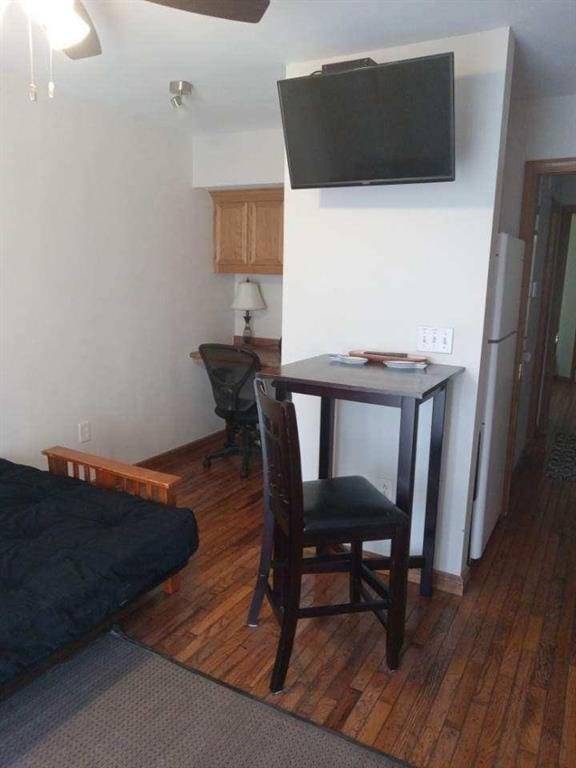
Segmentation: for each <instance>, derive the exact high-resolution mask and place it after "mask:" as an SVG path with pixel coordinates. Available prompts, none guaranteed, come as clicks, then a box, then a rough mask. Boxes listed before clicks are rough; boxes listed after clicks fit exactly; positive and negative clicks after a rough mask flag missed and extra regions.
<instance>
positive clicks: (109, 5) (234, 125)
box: [2, 0, 576, 132]
mask: <svg viewBox="0 0 576 768" xmlns="http://www.w3.org/2000/svg"><path fill="white" fill-rule="evenodd" d="M84 2H85V5H86V7H87V8H88V10H89V12H90V14H91V16H92V19H93V21H94V22H95V23H96V26H97V29H98V33H99V35H100V40H101V43H102V48H103V54H102V55H101V56H99V57H97V58H94V59H87V60H83V61H76V62H73V61H70V60H69V59H67V58H66V57H65V56H63V55H62V54H55V71H56V82H57V87H58V88H59V89H60V91H61V92H69V93H71V94H74V95H75V96H77V97H81V98H85V99H89V100H96V101H100V102H102V101H103V102H106V103H109V104H111V105H113V106H114V107H116V108H118V109H126V110H129V111H131V112H133V113H136V114H142V115H147V116H151V117H152V116H153V117H155V118H160V119H166V120H174V119H175V116H174V114H172V112H171V108H170V104H169V101H168V82H169V81H170V80H175V79H185V80H190V81H191V82H192V83H193V84H194V95H193V98H192V100H191V103H190V106H189V112H188V115H187V117H186V118H185V119H186V120H188V121H189V123H190V126H191V128H192V130H194V131H195V132H207V131H232V130H250V129H254V128H258V127H270V126H275V125H278V123H279V113H278V106H277V97H276V80H278V79H280V78H281V77H283V74H284V68H285V64H286V63H287V62H291V61H303V60H307V59H318V58H322V57H323V56H326V57H330V56H337V55H338V54H340V53H342V54H349V53H352V52H354V51H366V50H370V49H378V48H385V47H387V46H391V45H399V44H403V43H410V42H417V41H420V40H427V39H434V38H438V37H448V36H452V35H459V34H466V33H470V32H476V31H481V30H487V29H494V28H496V27H502V26H510V27H512V29H513V31H514V34H515V36H516V40H517V65H516V71H515V81H514V95H515V96H517V97H525V96H554V95H562V94H569V93H576V0H271V4H270V8H269V9H268V11H267V13H266V15H265V16H264V18H263V19H262V21H261V22H260V23H259V24H256V25H252V24H241V23H235V22H229V21H224V20H221V19H210V18H207V17H204V16H198V15H195V14H190V13H185V12H182V11H177V10H174V9H171V8H163V7H161V6H157V5H154V4H152V3H149V2H145V0H84ZM36 39H37V46H36V48H37V50H36V54H37V62H38V70H39V76H38V80H39V87H40V88H41V89H42V88H43V84H45V82H46V66H45V62H46V60H47V51H46V46H45V43H44V41H43V38H42V35H41V33H40V32H38V34H37V35H36ZM2 66H3V67H4V68H7V69H8V70H12V71H14V72H15V73H16V76H17V77H22V87H23V90H25V89H26V84H27V81H28V77H27V47H26V24H25V19H24V15H23V13H22V11H21V9H20V8H19V7H17V4H16V3H12V5H11V6H9V7H8V9H7V11H6V13H5V18H4V23H3V28H2ZM41 97H44V90H41Z"/></svg>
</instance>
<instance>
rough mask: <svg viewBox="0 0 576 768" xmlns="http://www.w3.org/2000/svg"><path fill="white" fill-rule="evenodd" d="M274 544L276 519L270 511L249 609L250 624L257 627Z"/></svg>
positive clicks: (264, 530)
mask: <svg viewBox="0 0 576 768" xmlns="http://www.w3.org/2000/svg"><path fill="white" fill-rule="evenodd" d="M273 544H274V521H273V519H272V515H271V514H270V513H269V512H265V514H264V529H263V530H262V547H261V549H260V563H259V564H258V576H257V577H256V586H255V587H254V594H253V595H252V602H251V603H250V610H249V611H248V622H247V624H248V626H249V627H257V626H258V617H259V616H260V611H261V610H262V602H263V600H264V595H265V593H266V584H267V583H268V575H269V573H270V563H271V562H272V547H273Z"/></svg>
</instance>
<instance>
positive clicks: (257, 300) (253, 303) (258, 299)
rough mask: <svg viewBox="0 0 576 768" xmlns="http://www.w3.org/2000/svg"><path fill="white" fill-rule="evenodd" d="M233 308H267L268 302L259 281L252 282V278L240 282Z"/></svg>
mask: <svg viewBox="0 0 576 768" xmlns="http://www.w3.org/2000/svg"><path fill="white" fill-rule="evenodd" d="M232 309H241V310H244V311H251V310H253V309H266V302H265V301H264V299H263V298H262V294H261V293H260V286H259V285H258V283H251V282H250V280H245V281H244V282H243V283H238V286H237V288H236V297H235V298H234V302H233V304H232Z"/></svg>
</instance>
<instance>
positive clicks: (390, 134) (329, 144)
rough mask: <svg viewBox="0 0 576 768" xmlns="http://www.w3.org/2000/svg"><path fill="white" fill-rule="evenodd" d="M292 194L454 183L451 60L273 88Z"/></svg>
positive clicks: (381, 68) (393, 66)
mask: <svg viewBox="0 0 576 768" xmlns="http://www.w3.org/2000/svg"><path fill="white" fill-rule="evenodd" d="M278 90H279V94H280V107H281V111H282V122H283V127H284V140H285V143H286V153H287V156H288V167H289V171H290V181H291V185H292V188H293V189H304V188H316V187H333V186H334V187H337V186H341V187H342V186H356V185H364V184H406V183H414V182H430V181H453V180H454V178H455V169H454V54H452V53H444V54H440V55H436V56H425V57H423V58H418V59H409V60H405V61H397V62H392V63H388V64H376V65H373V66H365V67H360V68H357V69H350V70H343V71H337V72H335V73H328V74H313V75H309V76H307V77H295V78H291V79H289V80H281V81H280V82H279V83H278Z"/></svg>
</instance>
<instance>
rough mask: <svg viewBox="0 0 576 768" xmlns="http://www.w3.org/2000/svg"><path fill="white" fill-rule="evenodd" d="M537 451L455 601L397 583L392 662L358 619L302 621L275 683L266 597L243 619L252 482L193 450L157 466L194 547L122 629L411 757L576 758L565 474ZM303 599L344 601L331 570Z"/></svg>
mask: <svg viewBox="0 0 576 768" xmlns="http://www.w3.org/2000/svg"><path fill="white" fill-rule="evenodd" d="M552 413H553V418H554V423H555V427H556V428H558V426H562V427H564V428H566V427H567V426H569V425H571V428H572V429H573V430H574V431H576V386H571V385H566V387H565V388H562V387H561V386H560V387H556V388H555V391H554V396H553V405H552ZM543 443H544V441H542V445H538V446H536V448H535V449H534V450H533V451H532V453H531V454H530V456H529V457H528V458H527V459H526V461H525V462H524V464H523V466H522V467H521V469H520V470H519V471H518V472H517V474H516V477H515V479H514V484H513V498H512V504H511V510H510V514H509V515H508V516H507V517H505V518H503V519H501V521H500V522H499V524H498V526H497V528H496V530H495V532H494V535H493V536H492V539H491V541H490V543H489V545H488V548H487V551H486V553H485V556H484V558H483V559H482V560H481V561H479V562H477V563H475V564H474V565H473V566H472V575H471V578H470V581H469V583H468V587H467V591H466V594H465V595H464V597H461V598H460V597H455V596H453V595H448V594H446V593H442V592H439V591H436V592H435V594H434V596H433V597H432V598H431V599H426V598H421V597H419V595H418V593H417V588H416V587H415V586H414V585H411V586H410V589H409V618H408V626H407V642H406V646H405V653H404V657H403V662H402V666H401V669H400V670H399V671H397V672H394V673H390V672H388V671H387V669H386V666H385V664H384V636H383V630H382V627H381V626H380V624H379V623H378V622H377V621H376V620H375V619H374V617H372V616H369V615H350V616H336V617H330V618H325V619H314V620H309V621H302V622H300V626H299V631H298V635H297V639H296V643H295V649H294V654H293V659H292V662H291V666H290V669H289V673H288V680H287V692H286V693H284V694H282V695H279V696H272V695H270V694H269V693H268V679H269V675H270V671H271V665H272V662H273V658H274V653H275V647H276V642H277V639H278V629H277V625H276V623H275V621H274V620H273V618H272V616H271V613H270V610H269V608H268V607H267V606H265V608H264V610H263V614H262V620H261V623H260V626H259V627H258V628H257V629H248V628H247V627H246V625H245V620H246V613H247V610H248V604H249V601H250V596H251V592H252V588H253V583H254V578H255V573H256V565H257V557H258V550H259V534H260V528H261V525H260V523H261V515H262V492H261V478H260V475H259V472H258V471H254V472H253V473H252V476H251V477H250V478H249V479H248V480H241V479H240V477H239V473H238V465H237V460H234V459H228V460H223V461H219V462H215V463H214V464H213V466H212V467H211V468H210V469H208V470H206V469H203V468H202V463H201V461H202V456H203V454H204V452H205V450H203V451H202V452H201V453H200V452H198V451H196V452H194V451H192V452H189V453H188V454H180V455H178V456H176V457H174V458H173V459H171V460H166V461H164V462H161V463H155V464H154V468H158V469H164V470H166V471H170V472H175V473H176V474H179V475H181V476H182V477H183V478H184V482H183V484H182V486H181V489H180V493H179V498H178V501H179V504H181V505H189V506H191V507H192V508H193V509H194V511H195V513H196V515H197V518H198V522H199V526H200V534H201V547H200V551H199V552H198V553H197V555H196V556H195V557H194V558H193V560H192V561H191V563H190V565H189V566H188V567H187V569H186V570H185V572H184V574H183V587H182V590H181V592H180V593H178V594H177V595H175V596H173V597H170V598H165V597H164V596H163V595H161V594H159V593H155V594H154V595H152V596H151V597H149V598H148V599H146V600H145V601H144V602H143V603H141V604H140V605H139V606H138V608H137V609H136V610H135V611H134V613H133V614H132V616H131V617H130V619H129V620H128V621H127V622H126V623H125V628H126V630H127V631H128V632H129V633H131V634H133V635H134V636H135V637H137V638H138V639H140V640H142V641H144V642H146V643H148V644H150V645H152V646H154V647H155V648H157V649H158V650H160V651H162V652H164V653H167V654H169V655H171V656H173V657H174V658H176V659H178V660H179V661H181V662H183V663H185V664H187V665H189V666H191V667H194V668H196V669H199V670H201V671H202V672H205V673H208V674H210V675H212V676H214V677H216V678H218V679H220V680H223V681H225V682H227V683H229V684H231V685H234V686H236V687H238V688H240V689H242V690H245V691H248V692H250V693H252V694H253V695H256V696H258V697H260V698H264V699H266V700H268V701H270V702H272V703H273V704H274V705H276V706H279V707H282V708H285V709H287V710H290V711H292V712H295V713H297V714H298V715H301V716H303V717H306V718H309V719H311V720H314V721H316V722H318V723H323V724H324V725H326V726H328V727H330V728H334V729H336V730H338V731H341V732H342V733H345V734H347V735H349V736H352V737H354V738H356V739H359V740H360V741H363V742H365V743H367V744H371V745H373V746H374V747H376V748H378V749H381V750H383V751H385V752H388V753H389V754H392V755H395V756H397V757H399V758H402V759H404V760H406V761H407V762H409V763H411V764H413V765H414V766H418V767H420V766H437V767H438V768H446V766H451V768H468V767H470V768H472V767H473V766H474V767H475V768H480V767H481V766H482V768H488V766H498V768H505V767H508V766H509V767H510V768H512V766H515V767H516V768H531V767H533V766H542V768H553V767H554V766H561V768H574V766H575V765H576V621H575V613H576V610H575V609H576V483H572V482H567V481H561V480H550V479H548V478H545V477H544V476H543V472H542V464H543V458H544V448H543ZM307 578H308V581H307V584H306V587H305V595H304V600H305V601H307V602H310V601H311V600H314V599H315V600H322V601H324V600H337V599H338V598H339V595H340V594H342V596H345V595H346V590H347V584H346V579H345V577H344V576H341V577H340V576H336V575H332V576H322V577H307Z"/></svg>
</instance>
